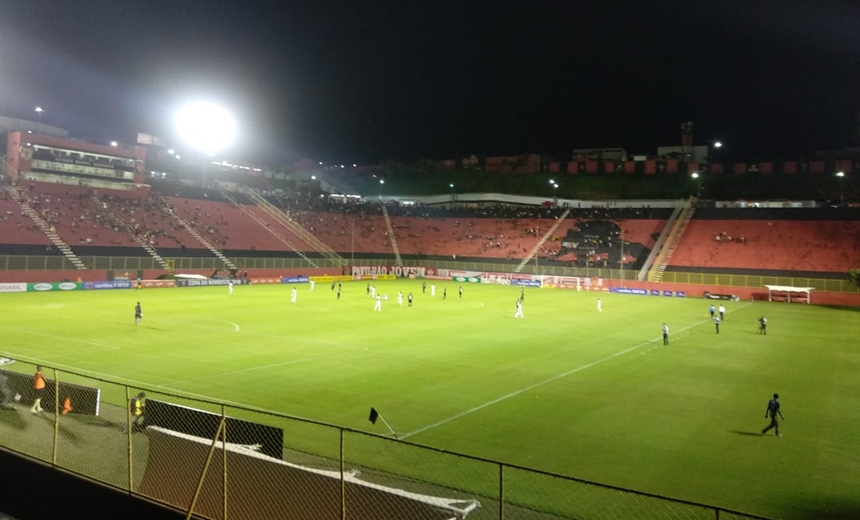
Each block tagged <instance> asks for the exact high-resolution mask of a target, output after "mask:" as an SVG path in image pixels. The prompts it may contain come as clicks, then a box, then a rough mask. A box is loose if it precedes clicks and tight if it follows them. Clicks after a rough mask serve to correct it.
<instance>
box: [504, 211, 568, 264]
mask: <svg viewBox="0 0 860 520" xmlns="http://www.w3.org/2000/svg"><path fill="white" fill-rule="evenodd" d="M570 211H571V208H567V209H566V210H564V213H562V214H561V216H560V217H558V220H556V221H555V224H553V225H552V227H551V228H549V231H547V232H546V233H545V234H544V236H543V237H541V239H540V240H538V243H537V244H535V246H534V247H533V248H532V250H531V251H529V254H528V255H526V257H525V258H524V259H523V261H522V262H520V264H519V265H518V266H517V267H516V269H514V272H515V273H521V272H523V269H525V267H526V265H528V263H529V262H530V261H531V259H532V258H534V256H535V255H536V254H538V251H540V248H541V246H542V245H544V244H545V243H546V241H547V240H549V239H550V238H552V234H553V233H555V232H556V230H558V228H559V227H560V226H561V224H562V222H564V219H566V218H567V216H568V215H570Z"/></svg>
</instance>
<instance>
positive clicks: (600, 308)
mask: <svg viewBox="0 0 860 520" xmlns="http://www.w3.org/2000/svg"><path fill="white" fill-rule="evenodd" d="M601 305H602V304H601V303H600V298H598V299H597V312H603V308H602V307H601Z"/></svg>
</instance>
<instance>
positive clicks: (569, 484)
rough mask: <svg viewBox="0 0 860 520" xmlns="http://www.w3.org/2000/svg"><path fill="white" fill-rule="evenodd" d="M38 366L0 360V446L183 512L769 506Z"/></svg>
mask: <svg viewBox="0 0 860 520" xmlns="http://www.w3.org/2000/svg"><path fill="white" fill-rule="evenodd" d="M8 361H10V360H7V363H8ZM36 371H37V366H36V365H34V364H30V363H27V362H24V361H20V360H19V361H16V362H12V363H10V364H6V365H3V367H2V369H0V404H2V406H0V446H3V447H4V448H6V449H9V450H12V451H15V452H18V453H20V454H22V455H25V456H27V457H31V458H33V459H37V460H40V461H43V462H46V463H49V464H51V465H53V466H54V467H57V468H62V469H64V470H67V471H69V472H72V473H75V474H78V475H80V476H82V477H86V478H89V479H93V480H95V481H98V482H101V483H104V484H107V485H109V486H112V487H115V488H117V489H121V490H124V491H126V492H129V493H131V494H133V495H138V496H142V497H146V498H148V499H151V500H154V501H157V502H160V503H162V504H164V505H166V506H169V507H172V508H175V509H178V510H182V511H184V512H186V514H188V515H189V516H190V515H191V514H192V513H193V514H194V515H195V516H199V517H203V518H211V519H227V518H230V519H241V520H245V519H247V520H252V519H253V520H265V519H295V520H300V519H301V520H307V519H318V520H337V519H382V520H388V519H390V520H394V519H398V520H403V519H416V520H417V519H428V520H435V519H440V520H449V519H463V518H466V517H468V518H469V519H470V520H484V519H486V520H489V519H502V520H503V519H506V518H507V519H514V520H554V519H578V520H592V519H594V520H609V519H635V520H670V519H671V520H714V519H717V520H719V519H726V520H733V519H757V520H766V519H765V518H764V517H761V516H756V515H751V514H745V513H741V512H738V511H732V510H729V509H725V508H721V507H716V506H709V505H704V504H698V503H694V502H690V501H685V500H678V499H674V498H669V497H664V496H658V495H654V494H649V493H642V492H637V491H633V490H628V489H622V488H619V487H614V486H609V485H604V484H599V483H595V482H589V481H585V480H581V479H576V478H571V477H566V476H562V475H556V474H551V473H547V472H542V471H537V470H533V469H529V468H524V467H519V466H515V465H511V464H505V463H502V462H498V461H493V460H487V459H482V458H478V457H472V456H469V455H464V454H460V453H453V452H450V451H446V450H441V449H436V448H431V447H426V446H420V445H417V444H413V443H410V442H404V441H400V440H396V439H393V438H389V437H385V436H380V435H375V434H370V433H367V432H362V431H358V430H355V429H350V428H343V427H338V426H333V425H329V424H323V423H320V422H315V421H311V420H307V419H301V418H296V417H289V416H285V415H281V414H277V413H271V412H267V411H262V410H256V409H253V408H250V407H243V406H237V405H235V404H229V403H219V402H215V401H211V400H204V399H196V398H191V397H189V396H183V395H178V394H177V393H171V392H165V391H162V390H165V388H162V390H159V389H158V387H152V388H147V387H145V386H146V385H142V386H133V385H129V384H123V383H120V382H117V381H111V380H109V379H108V378H107V377H93V375H86V374H84V373H81V372H83V371H81V372H74V371H67V370H62V369H57V368H50V367H47V366H45V367H43V368H42V369H41V373H42V376H43V378H44V381H45V385H44V388H41V389H36V386H40V385H36V384H35V381H36V379H37V378H36V376H35V374H36ZM141 393H144V394H145V395H144V396H141ZM138 404H139V405H140V407H138Z"/></svg>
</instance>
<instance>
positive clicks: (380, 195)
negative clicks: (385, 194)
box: [379, 179, 385, 202]
mask: <svg viewBox="0 0 860 520" xmlns="http://www.w3.org/2000/svg"><path fill="white" fill-rule="evenodd" d="M383 185H385V179H379V201H380V202H382V186H383Z"/></svg>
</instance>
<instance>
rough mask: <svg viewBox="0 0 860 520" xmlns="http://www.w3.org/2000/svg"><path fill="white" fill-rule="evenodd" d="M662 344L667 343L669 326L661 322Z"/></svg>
mask: <svg viewBox="0 0 860 520" xmlns="http://www.w3.org/2000/svg"><path fill="white" fill-rule="evenodd" d="M663 344H664V345H668V344H669V326H668V325H666V324H665V323H664V324H663Z"/></svg>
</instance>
